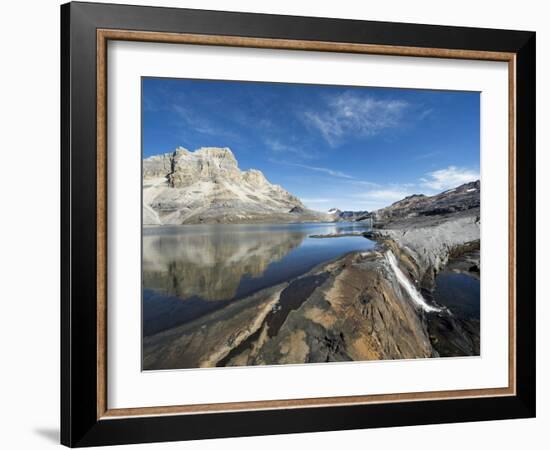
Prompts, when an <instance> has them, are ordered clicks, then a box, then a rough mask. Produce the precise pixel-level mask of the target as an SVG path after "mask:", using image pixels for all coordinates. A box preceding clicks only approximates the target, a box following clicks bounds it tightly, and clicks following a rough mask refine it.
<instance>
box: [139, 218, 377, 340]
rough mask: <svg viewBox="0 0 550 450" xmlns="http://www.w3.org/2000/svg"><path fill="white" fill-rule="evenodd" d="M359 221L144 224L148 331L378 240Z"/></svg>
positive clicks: (145, 320)
mask: <svg viewBox="0 0 550 450" xmlns="http://www.w3.org/2000/svg"><path fill="white" fill-rule="evenodd" d="M367 230H368V228H367V227H366V225H364V224H358V223H347V222H340V223H326V224H325V223H315V224H282V225H281V224H277V225H184V226H165V227H152V228H145V229H144V231H143V333H144V335H145V336H147V335H151V334H154V333H157V332H159V331H161V330H164V329H167V328H171V327H174V326H177V325H180V324H183V323H185V322H188V321H190V320H193V319H196V318H198V317H200V316H202V315H204V314H206V313H208V312H210V311H213V310H215V309H218V308H221V307H223V306H225V305H227V304H228V303H229V302H232V301H236V300H238V299H240V298H243V297H246V296H248V295H250V294H252V293H254V292H256V291H258V290H260V289H263V288H266V287H269V286H273V285H275V284H278V283H281V282H283V281H286V280H289V279H291V278H294V277H296V276H298V275H302V274H304V273H306V272H308V271H309V270H311V269H312V268H313V267H314V266H316V265H318V264H320V263H323V262H326V261H329V260H331V259H334V258H336V257H338V256H341V255H344V254H346V253H348V252H351V251H357V250H367V249H370V248H372V247H373V246H374V243H373V242H372V241H370V240H368V239H366V238H364V237H363V236H343V237H338V238H326V239H318V238H312V237H309V236H311V235H321V234H343V233H350V232H361V231H367Z"/></svg>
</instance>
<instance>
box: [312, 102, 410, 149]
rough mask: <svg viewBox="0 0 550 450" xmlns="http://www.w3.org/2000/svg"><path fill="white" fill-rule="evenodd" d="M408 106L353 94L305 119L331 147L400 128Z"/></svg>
mask: <svg viewBox="0 0 550 450" xmlns="http://www.w3.org/2000/svg"><path fill="white" fill-rule="evenodd" d="M407 106H408V103H407V102H405V101H401V100H378V99H375V98H372V97H369V96H367V95H361V94H359V93H355V92H352V91H347V92H344V93H342V94H338V95H335V96H331V97H330V98H328V100H327V104H326V106H325V109H324V110H322V111H311V110H309V111H305V112H303V119H304V120H305V122H306V123H307V124H308V125H310V126H311V127H313V128H315V129H317V130H318V131H319V132H320V133H321V135H322V136H323V138H324V139H325V140H326V141H327V142H328V143H329V145H331V146H336V145H337V144H338V143H339V142H340V141H341V140H342V139H343V138H345V137H346V136H348V135H361V136H374V135H376V134H378V133H380V132H381V131H383V130H385V129H388V128H395V127H397V126H399V124H400V123H401V120H402V116H403V113H404V110H405V109H406V108H407Z"/></svg>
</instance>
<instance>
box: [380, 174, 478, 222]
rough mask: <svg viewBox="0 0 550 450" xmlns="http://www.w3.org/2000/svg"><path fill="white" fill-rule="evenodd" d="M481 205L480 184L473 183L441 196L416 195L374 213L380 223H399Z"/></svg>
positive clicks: (471, 208)
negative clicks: (404, 220)
mask: <svg viewBox="0 0 550 450" xmlns="http://www.w3.org/2000/svg"><path fill="white" fill-rule="evenodd" d="M479 204H480V183H479V180H478V181H473V182H471V183H466V184H463V185H461V186H458V187H457V188H455V189H450V190H448V191H445V192H442V193H441V194H437V195H433V196H431V197H427V196H425V195H422V194H419V195H418V194H415V195H411V196H409V197H405V198H404V199H403V200H399V201H398V202H395V203H393V204H392V205H390V206H388V207H386V208H382V209H379V210H377V211H375V212H374V216H375V218H376V220H377V222H379V223H384V224H387V223H391V222H398V221H399V220H403V219H410V218H414V217H427V216H437V215H447V214H453V213H457V212H460V211H468V210H473V209H477V210H478V211H479Z"/></svg>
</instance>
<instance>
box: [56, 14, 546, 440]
mask: <svg viewBox="0 0 550 450" xmlns="http://www.w3.org/2000/svg"><path fill="white" fill-rule="evenodd" d="M61 26H62V29H61V54H62V70H61V73H62V80H61V83H62V90H61V91H62V93H61V95H62V97H61V111H62V130H61V138H62V158H61V172H62V185H61V186H62V194H61V195H62V198H61V201H62V230H61V233H62V247H61V255H62V258H61V260H62V280H61V281H62V298H61V306H62V308H61V309H62V311H61V314H62V316H61V334H62V336H61V338H62V342H61V354H62V377H61V386H62V398H61V406H62V411H61V420H62V423H61V430H62V433H61V440H62V443H63V444H65V445H68V446H71V447H73V446H74V447H79V446H92V445H108V444H126V443H139V442H155V441H173V440H186V439H203V438H215V437H229V436H247V435H265V434H277V433H297V432H313V431H327V430H344V429H353V428H368V427H387V426H400V425H417V424H433V423H445V422H463V421H479V420H493V419H510V418H527V417H534V415H535V270H534V265H535V248H536V245H535V233H534V230H535V170H534V169H535V33H533V32H527V31H508V30H494V29H476V28H458V27H447V26H433V25H417V24H400V23H382V22H368V21H354V20H341V19H328V18H310V17H291V16H276V15H263V14H249V13H230V12H216V11H201V10H189V9H169V8H152V7H136V6H125V5H108V4H94V3H69V4H66V5H63V6H62V7H61Z"/></svg>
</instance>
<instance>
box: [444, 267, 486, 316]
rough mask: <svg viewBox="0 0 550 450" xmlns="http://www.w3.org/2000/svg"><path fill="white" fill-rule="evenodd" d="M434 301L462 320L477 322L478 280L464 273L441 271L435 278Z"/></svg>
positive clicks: (478, 306) (478, 304) (478, 307)
mask: <svg viewBox="0 0 550 450" xmlns="http://www.w3.org/2000/svg"><path fill="white" fill-rule="evenodd" d="M433 295H434V298H435V300H436V301H437V302H438V303H439V304H440V305H443V306H446V307H447V308H449V309H450V310H451V311H452V313H453V314H454V315H455V316H458V317H460V318H462V319H474V320H479V310H480V301H479V280H478V279H477V278H475V277H473V276H471V275H467V274H465V273H460V272H459V273H457V272H453V271H446V270H444V271H442V272H441V273H439V274H438V275H437V276H436V278H435V290H434V294H433Z"/></svg>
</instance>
